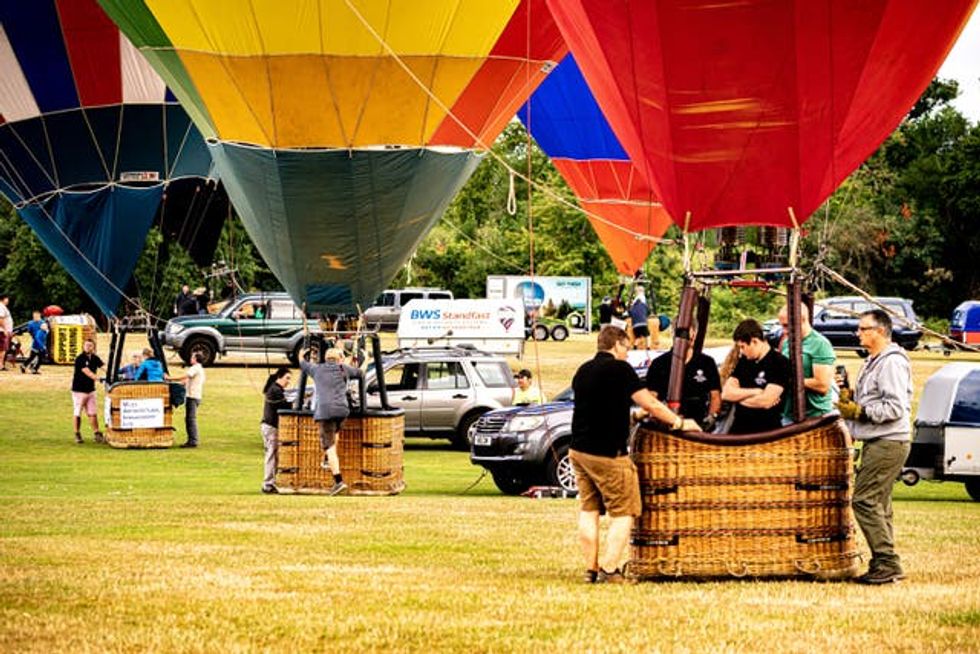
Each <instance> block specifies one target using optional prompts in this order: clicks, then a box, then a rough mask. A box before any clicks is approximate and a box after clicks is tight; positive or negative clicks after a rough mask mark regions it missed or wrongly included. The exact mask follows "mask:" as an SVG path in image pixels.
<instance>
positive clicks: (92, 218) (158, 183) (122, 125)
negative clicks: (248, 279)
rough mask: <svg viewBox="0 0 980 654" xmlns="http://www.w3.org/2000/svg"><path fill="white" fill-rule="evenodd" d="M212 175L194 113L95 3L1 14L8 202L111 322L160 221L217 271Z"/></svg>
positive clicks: (218, 205) (2, 166)
mask: <svg viewBox="0 0 980 654" xmlns="http://www.w3.org/2000/svg"><path fill="white" fill-rule="evenodd" d="M210 170H211V157H210V155H209V153H208V150H207V148H206V147H205V144H204V140H203V139H202V137H201V135H200V133H199V132H198V131H197V129H196V128H195V127H194V125H193V124H192V123H191V121H190V118H189V117H188V116H187V113H186V112H185V111H184V110H183V109H182V108H181V107H180V105H179V104H178V103H177V100H176V99H175V98H174V97H173V96H172V95H170V94H169V93H168V91H167V88H166V86H165V85H164V82H163V80H162V79H160V77H159V76H158V75H157V74H156V73H155V72H154V71H153V69H152V68H151V67H150V66H149V64H147V62H146V61H145V60H144V59H143V57H142V56H141V55H140V54H139V52H137V50H136V48H134V47H133V46H132V45H131V44H130V42H129V41H128V40H127V39H126V38H125V37H123V36H122V35H121V34H120V33H119V29H118V28H117V27H116V26H115V25H114V24H113V23H112V21H110V20H109V18H108V17H107V16H106V15H105V13H104V12H103V11H102V9H100V8H99V6H98V5H97V4H96V3H95V0H70V1H69V0H60V1H57V2H56V1H55V0H31V1H30V2H6V3H3V4H2V5H0V192H2V193H3V194H4V195H5V196H6V197H7V198H8V199H9V200H10V201H11V203H13V204H14V206H15V207H16V209H17V211H18V213H19V215H20V216H21V217H22V218H23V219H24V220H25V221H27V222H28V223H29V224H30V226H31V227H32V228H33V230H34V232H35V233H36V234H37V235H38V237H39V238H40V240H41V242H42V243H43V244H44V245H45V247H46V248H47V249H48V250H49V251H50V252H51V253H52V254H53V255H54V257H55V258H56V259H57V260H58V261H59V262H60V263H61V264H62V265H63V266H64V267H65V268H66V269H67V270H68V272H69V273H70V274H71V275H72V276H73V277H74V278H75V279H76V280H77V281H78V282H79V284H80V285H81V286H82V288H83V289H85V291H86V292H87V293H88V294H89V296H91V297H92V299H93V300H94V301H95V303H96V304H97V305H98V306H99V308H100V309H101V310H102V311H103V312H104V313H105V314H107V315H110V316H111V315H114V314H115V312H116V311H117V309H118V307H119V304H120V302H121V300H122V297H123V292H124V291H125V288H126V286H127V285H128V283H129V280H130V278H131V276H132V272H133V268H134V266H135V264H136V261H137V259H138V257H139V255H140V252H141V251H142V249H143V243H144V241H145V239H146V234H147V232H148V231H149V229H150V227H151V225H152V224H153V221H154V219H155V217H157V216H158V215H161V214H162V218H163V222H164V225H163V227H164V229H165V230H166V231H173V232H175V233H180V234H183V235H184V236H186V237H187V238H185V239H184V240H183V243H184V245H186V246H190V250H191V252H192V254H193V255H194V257H195V259H196V260H197V261H198V262H199V263H202V264H203V263H206V262H210V259H211V256H212V255H213V253H214V247H215V245H216V243H217V236H218V233H219V232H220V230H221V225H222V222H223V219H224V217H225V215H226V214H227V211H228V201H227V197H226V196H225V195H224V193H223V191H216V185H215V184H214V183H213V181H212V182H211V183H208V182H207V177H208V175H209V173H210ZM188 221H190V223H192V224H187V222H188Z"/></svg>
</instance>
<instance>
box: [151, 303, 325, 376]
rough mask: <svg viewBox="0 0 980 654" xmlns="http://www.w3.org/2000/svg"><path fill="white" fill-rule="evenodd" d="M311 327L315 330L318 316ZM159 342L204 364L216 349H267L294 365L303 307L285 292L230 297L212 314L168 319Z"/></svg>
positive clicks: (210, 360) (225, 351) (211, 359)
mask: <svg viewBox="0 0 980 654" xmlns="http://www.w3.org/2000/svg"><path fill="white" fill-rule="evenodd" d="M309 328H310V331H311V332H317V331H318V330H319V327H318V326H317V324H316V321H310V322H309ZM160 342H161V343H163V344H164V345H165V346H167V347H170V348H172V349H174V350H176V351H177V352H178V354H180V358H181V359H183V360H184V362H185V363H188V362H190V358H191V353H193V352H197V353H198V354H199V355H200V357H201V364H202V365H205V366H208V365H211V364H212V363H214V361H215V359H216V358H217V356H218V355H219V354H222V355H225V354H228V353H230V352H268V353H274V354H283V355H285V356H286V357H288V358H289V360H290V361H291V362H293V364H294V365H295V364H296V363H297V362H298V361H299V352H300V350H301V349H302V346H303V312H302V311H301V310H300V309H299V307H297V306H296V305H295V304H294V303H293V301H292V299H290V297H289V295H288V294H287V293H249V294H246V295H241V296H239V297H236V298H234V299H231V300H228V301H227V302H225V303H224V304H223V305H222V306H220V307H219V308H218V311H217V312H216V313H213V314H203V315H196V316H180V317H178V318H173V319H171V320H169V321H168V322H167V325H166V327H165V328H164V329H163V331H162V332H161V333H160Z"/></svg>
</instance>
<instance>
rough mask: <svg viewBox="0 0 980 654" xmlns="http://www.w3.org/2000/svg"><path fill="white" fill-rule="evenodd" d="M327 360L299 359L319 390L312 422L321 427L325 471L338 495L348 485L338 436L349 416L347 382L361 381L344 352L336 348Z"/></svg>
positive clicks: (328, 353) (359, 373) (331, 490)
mask: <svg viewBox="0 0 980 654" xmlns="http://www.w3.org/2000/svg"><path fill="white" fill-rule="evenodd" d="M324 358H325V359H326V360H325V361H324V362H323V363H321V364H313V363H310V362H308V361H306V360H305V359H300V368H302V370H303V372H305V373H306V374H307V375H309V376H310V377H312V378H313V384H314V388H315V390H316V407H315V408H314V411H313V419H314V420H316V422H317V424H318V425H319V427H320V445H322V446H323V452H324V454H323V463H322V464H321V465H322V467H323V469H324V470H330V471H331V472H332V473H333V479H334V484H333V487H331V488H330V491H329V493H330V495H339V494H340V493H343V492H344V491H346V490H347V484H345V483H344V478H343V476H342V475H341V473H340V457H338V456H337V435H338V434H339V433H340V425H341V424H342V423H343V422H344V418H346V417H347V416H348V415H350V407H349V406H348V404H347V382H349V381H350V379H351V378H352V377H356V378H360V377H361V371H360V370H358V369H357V368H352V367H351V366H348V365H345V364H344V363H343V360H344V353H343V351H342V350H340V349H337V348H331V349H329V350H327V352H326V355H325V356H324Z"/></svg>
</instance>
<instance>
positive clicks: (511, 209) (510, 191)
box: [507, 111, 531, 216]
mask: <svg viewBox="0 0 980 654" xmlns="http://www.w3.org/2000/svg"><path fill="white" fill-rule="evenodd" d="M528 115H530V111H529V112H528ZM528 122H531V121H530V120H528ZM508 179H509V180H510V181H509V184H508V186H507V213H508V214H509V215H511V216H516V215H517V191H516V190H515V188H514V173H513V171H511V173H510V175H509V178H508Z"/></svg>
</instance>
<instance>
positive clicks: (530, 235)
mask: <svg viewBox="0 0 980 654" xmlns="http://www.w3.org/2000/svg"><path fill="white" fill-rule="evenodd" d="M524 28H525V30H524V38H525V41H524V48H525V50H524V56H525V61H530V60H531V3H530V2H526V3H524ZM530 86H531V71H530V69H529V68H528V66H526V65H525V66H524V88H525V89H528V88H530ZM524 135H525V139H526V145H527V147H526V148H525V149H524V157H525V165H526V166H527V179H528V180H530V179H531V172H532V170H531V158H532V157H531V152H532V147H531V146H532V143H531V103H530V102H528V103H527V129H526V130H524ZM513 179H514V176H513V175H511V180H513ZM533 192H534V186H533V185H532V184H528V185H527V249H528V263H529V269H528V272H530V278H531V288H532V289H533V288H534V275H535V269H534V206H533V202H532V200H533V195H532V194H533ZM540 309H541V307H540V306H539V307H538V308H537V309H536V311H535V317H537V311H540ZM525 311H526V309H525ZM524 320H525V323H526V321H527V318H526V317H525V319H524ZM531 327H532V332H531V333H532V334H533V333H534V332H533V328H534V323H531ZM531 343H532V347H533V348H534V371H535V373H537V375H538V391H539V392H540V390H541V386H542V384H544V379H543V378H542V377H541V353H540V348H539V347H538V339H536V338H532V340H531Z"/></svg>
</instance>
